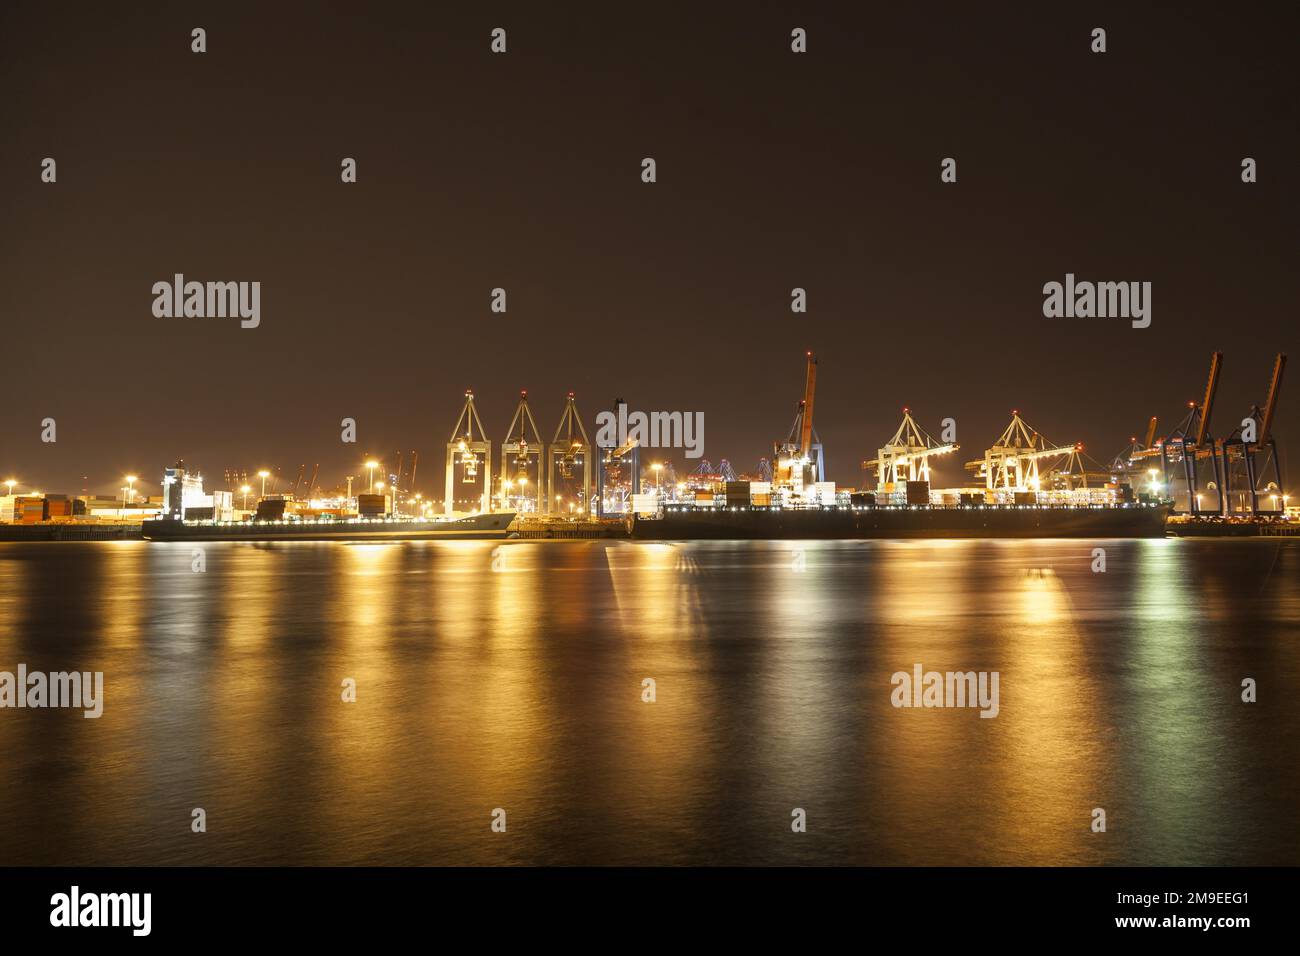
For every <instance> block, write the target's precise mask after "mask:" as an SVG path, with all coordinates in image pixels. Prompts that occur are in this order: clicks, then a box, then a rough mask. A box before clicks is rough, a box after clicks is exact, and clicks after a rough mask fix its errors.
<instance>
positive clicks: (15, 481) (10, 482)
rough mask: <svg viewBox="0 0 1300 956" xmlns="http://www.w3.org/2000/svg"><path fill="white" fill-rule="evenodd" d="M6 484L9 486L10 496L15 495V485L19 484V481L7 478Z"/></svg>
mask: <svg viewBox="0 0 1300 956" xmlns="http://www.w3.org/2000/svg"><path fill="white" fill-rule="evenodd" d="M5 484H6V485H8V486H9V494H11V495H12V494H13V493H14V485H16V484H18V480H17V479H16V478H6V479H5Z"/></svg>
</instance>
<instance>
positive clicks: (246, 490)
mask: <svg viewBox="0 0 1300 956" xmlns="http://www.w3.org/2000/svg"><path fill="white" fill-rule="evenodd" d="M239 490H240V491H241V492H243V494H244V510H245V511H247V510H248V493H249V492H250V491H252V490H253V489H252V488H250V487H249V486H248V485H240V486H239Z"/></svg>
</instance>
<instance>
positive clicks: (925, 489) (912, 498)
mask: <svg viewBox="0 0 1300 956" xmlns="http://www.w3.org/2000/svg"><path fill="white" fill-rule="evenodd" d="M907 503H908V504H909V505H928V504H929V503H930V483H929V482H928V481H909V482H908V483H907Z"/></svg>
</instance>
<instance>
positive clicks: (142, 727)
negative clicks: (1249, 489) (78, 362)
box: [0, 540, 1300, 865]
mask: <svg viewBox="0 0 1300 956" xmlns="http://www.w3.org/2000/svg"><path fill="white" fill-rule="evenodd" d="M1098 544H1101V545H1103V546H1104V547H1105V548H1106V552H1107V571H1106V573H1104V574H1095V573H1093V572H1092V571H1091V567H1090V566H1091V564H1092V554H1091V551H1092V548H1093V547H1095V546H1097V545H1098ZM498 547H499V548H500V549H501V550H500V552H499V553H498V555H497V557H496V564H497V565H498V567H499V570H498V571H495V572H494V571H493V570H492V566H493V562H494V558H493V551H494V549H496V548H498ZM793 547H802V548H803V550H804V557H803V562H804V566H805V570H804V571H802V572H796V571H795V570H793V567H794V559H793V557H792V548H793ZM206 560H207V570H206V571H205V572H203V573H195V572H193V571H192V570H191V549H190V546H189V545H159V544H152V545H151V544H146V543H141V542H114V543H87V544H0V670H9V671H13V670H15V669H16V666H17V664H18V663H19V662H25V663H26V664H27V665H28V667H29V668H30V669H33V670H45V671H56V670H69V669H78V670H92V671H93V670H101V671H103V672H104V673H105V684H106V686H105V698H106V700H105V711H104V716H103V717H102V718H101V719H99V720H85V719H83V718H82V717H81V715H80V712H74V711H58V710H44V711H33V710H21V711H20V710H13V709H6V710H0V863H3V864H29V863H36V864H74V865H75V864H122V863H181V864H200V863H226V864H232V863H258V864H270V863H320V864H324V863H331V864H334V863H338V864H350V863H376V864H377V863H397V864H459V863H474V864H504V863H553V864H574V863H595V864H608V863H702V864H725V863H759V864H767V863H878V864H907V863H919V864H943V863H958V864H1062V863H1064V864H1089V863H1121V862H1122V863H1136V864H1188V863H1190V864H1228V863H1243V864H1252V863H1270V864H1296V863H1300V826H1297V822H1298V820H1300V598H1298V597H1297V588H1296V584H1297V582H1298V581H1300V573H1297V572H1298V570H1300V541H1291V542H1279V541H1268V540H1256V541H1110V542H1066V541H1056V542H978V541H977V542H935V541H926V542H810V543H802V544H801V545H792V544H791V543H784V542H771V543H763V542H760V543H737V542H708V543H692V544H682V545H671V544H644V543H629V542H613V541H580V542H567V541H557V542H546V543H532V542H520V543H506V544H497V543H493V542H455V543H433V542H406V543H398V544H362V543H357V544H335V543H331V544H324V543H322V544H311V543H290V544H247V543H230V544H209V545H207V548H206ZM916 663H921V664H923V665H924V666H925V668H926V669H927V670H930V669H934V670H940V671H946V670H988V671H998V672H999V673H1000V675H1001V681H1000V707H1001V712H1000V714H999V716H998V717H997V718H996V719H991V720H990V719H980V718H979V717H978V716H977V711H974V710H957V709H948V710H941V709H928V710H927V709H895V708H894V707H892V706H891V705H890V693H891V690H892V687H891V684H890V676H891V675H892V674H893V673H894V672H896V671H900V670H904V671H910V670H911V669H912V666H913V665H914V664H916ZM349 677H350V678H354V679H355V680H356V681H357V688H358V691H357V695H358V700H357V702H356V703H355V704H345V703H343V702H341V700H340V695H341V682H342V680H343V679H344V678H349ZM646 677H650V678H653V679H654V680H655V681H656V682H657V701H656V702H655V703H652V704H650V703H643V702H642V701H641V682H642V679H643V678H646ZM1243 677H1254V678H1255V679H1256V680H1258V682H1259V702H1258V703H1255V704H1249V705H1248V704H1243V703H1241V701H1240V683H1241V680H1242V678H1243ZM194 807H203V808H204V809H205V810H206V812H207V818H208V832H207V833H205V834H194V833H192V832H191V831H190V819H191V816H190V814H191V810H192V809H193V808H194ZM496 807H502V808H504V809H505V810H506V813H507V827H508V829H507V832H506V833H505V834H494V833H492V832H491V830H490V823H491V814H492V811H493V809H494V808H496ZM794 807H802V808H804V809H805V810H806V811H807V815H808V832H807V833H806V834H794V833H792V832H791V829H790V820H791V810H792V808H794ZM1094 807H1103V808H1105V810H1106V813H1107V830H1108V832H1106V833H1105V834H1094V833H1092V832H1090V829H1089V823H1090V821H1091V813H1092V809H1093V808H1094Z"/></svg>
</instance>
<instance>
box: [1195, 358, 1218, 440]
mask: <svg viewBox="0 0 1300 956" xmlns="http://www.w3.org/2000/svg"><path fill="white" fill-rule="evenodd" d="M1222 368H1223V353H1222V352H1215V353H1214V354H1213V355H1212V356H1210V377H1209V380H1208V381H1206V383H1205V398H1204V400H1203V401H1202V402H1201V416H1200V421H1199V422H1198V423H1197V425H1196V447H1198V448H1199V447H1200V446H1201V445H1203V444H1205V436H1206V435H1207V434H1208V433H1209V430H1210V414H1211V413H1212V412H1213V410H1214V393H1215V392H1216V391H1217V390H1218V388H1219V372H1220V370H1221V369H1222Z"/></svg>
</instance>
